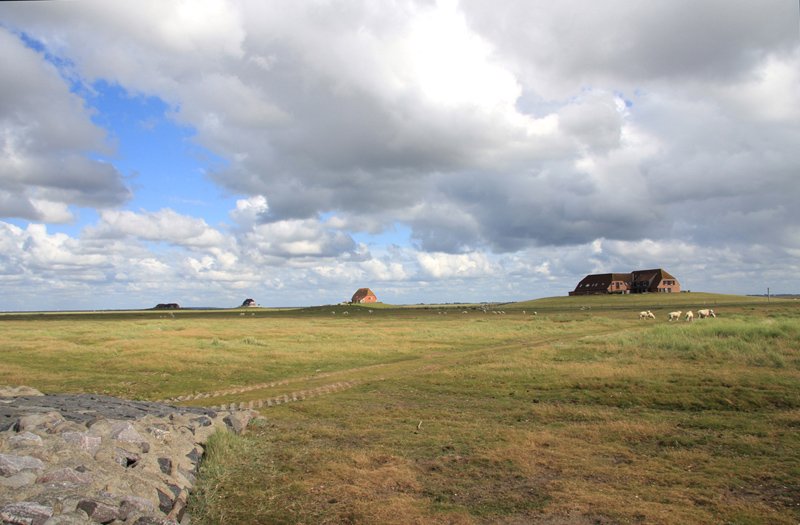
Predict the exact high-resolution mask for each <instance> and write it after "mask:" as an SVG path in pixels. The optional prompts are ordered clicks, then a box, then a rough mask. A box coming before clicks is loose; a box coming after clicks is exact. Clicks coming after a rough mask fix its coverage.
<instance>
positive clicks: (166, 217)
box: [89, 209, 226, 248]
mask: <svg viewBox="0 0 800 525" xmlns="http://www.w3.org/2000/svg"><path fill="white" fill-rule="evenodd" d="M89 235H90V236H92V237H96V238H119V237H124V236H132V237H135V238H137V239H142V240H146V241H162V242H169V243H172V244H176V245H181V246H187V247H195V248H209V247H212V246H223V245H225V242H226V241H225V236H224V235H223V234H222V233H220V232H219V231H218V230H215V229H214V228H211V227H209V226H208V224H206V222H205V221H204V220H203V219H198V218H194V217H187V216H185V215H181V214H179V213H176V212H175V211H173V210H170V209H163V210H159V211H157V212H147V213H135V212H132V211H116V210H104V211H102V212H101V213H100V224H99V225H98V226H97V227H96V228H92V229H91V230H90V232H89Z"/></svg>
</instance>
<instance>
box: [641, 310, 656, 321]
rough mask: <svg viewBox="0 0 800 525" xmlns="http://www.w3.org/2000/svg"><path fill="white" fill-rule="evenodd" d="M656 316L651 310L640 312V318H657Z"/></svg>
mask: <svg viewBox="0 0 800 525" xmlns="http://www.w3.org/2000/svg"><path fill="white" fill-rule="evenodd" d="M655 318H656V316H655V315H653V312H651V311H650V310H647V311H642V312H639V319H655Z"/></svg>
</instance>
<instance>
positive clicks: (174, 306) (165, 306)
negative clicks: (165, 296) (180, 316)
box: [153, 303, 181, 310]
mask: <svg viewBox="0 0 800 525" xmlns="http://www.w3.org/2000/svg"><path fill="white" fill-rule="evenodd" d="M180 307H181V305H179V304H178V303H158V304H157V305H156V306H155V308H153V309H154V310H179V309H180Z"/></svg>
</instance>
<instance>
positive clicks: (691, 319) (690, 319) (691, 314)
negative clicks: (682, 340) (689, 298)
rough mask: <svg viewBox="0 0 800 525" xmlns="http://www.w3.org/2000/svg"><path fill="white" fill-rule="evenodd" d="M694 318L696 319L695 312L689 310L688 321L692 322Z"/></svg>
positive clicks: (687, 313)
mask: <svg viewBox="0 0 800 525" xmlns="http://www.w3.org/2000/svg"><path fill="white" fill-rule="evenodd" d="M693 320H694V314H693V313H692V311H691V310H689V311H688V312H686V321H687V322H689V323H691V322H692V321H693Z"/></svg>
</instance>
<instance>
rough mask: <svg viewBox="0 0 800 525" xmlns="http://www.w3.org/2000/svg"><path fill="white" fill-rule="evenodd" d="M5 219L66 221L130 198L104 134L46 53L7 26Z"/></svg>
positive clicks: (1, 120) (2, 94) (0, 110)
mask: <svg viewBox="0 0 800 525" xmlns="http://www.w3.org/2000/svg"><path fill="white" fill-rule="evenodd" d="M0 49H3V56H4V59H3V62H2V64H0V78H2V80H0V84H2V90H0V150H1V151H2V156H0V216H4V217H20V218H25V219H30V220H47V221H56V222H59V221H62V220H64V219H66V218H67V217H68V215H69V214H68V212H67V211H66V206H67V205H70V204H75V205H79V206H92V207H104V206H114V205H118V204H121V203H123V202H125V200H127V199H128V198H129V196H130V193H129V190H128V189H127V187H126V186H125V184H124V182H123V180H122V177H121V175H120V174H119V172H118V171H117V170H116V168H114V166H113V165H111V164H109V163H105V162H101V161H97V160H93V159H92V158H91V157H90V155H91V154H92V153H94V154H98V153H102V152H107V151H108V146H107V145H106V144H105V134H104V132H103V130H101V129H100V128H98V127H97V126H95V125H94V124H93V123H92V121H91V114H90V112H89V111H88V110H87V109H86V108H85V106H84V105H83V101H82V100H81V98H80V97H78V96H77V95H75V94H73V93H71V92H70V90H69V87H68V85H67V84H66V81H65V80H64V79H63V78H62V77H61V76H60V75H59V73H58V71H57V70H56V68H55V66H53V65H52V64H50V63H49V62H48V61H47V60H46V59H45V58H44V56H43V55H42V54H41V53H37V52H36V51H33V50H32V49H30V48H28V47H26V46H25V45H24V44H23V43H22V41H21V40H20V38H19V36H18V35H15V34H13V33H11V32H9V31H8V30H7V29H5V28H2V27H0Z"/></svg>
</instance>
